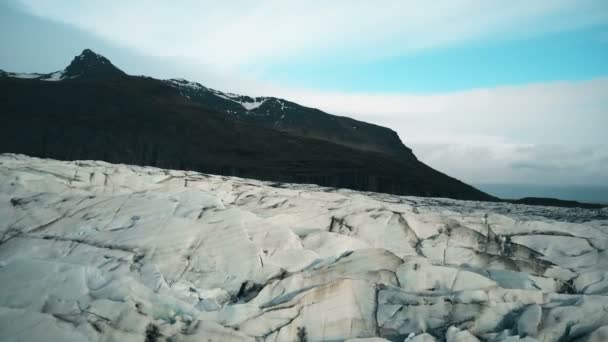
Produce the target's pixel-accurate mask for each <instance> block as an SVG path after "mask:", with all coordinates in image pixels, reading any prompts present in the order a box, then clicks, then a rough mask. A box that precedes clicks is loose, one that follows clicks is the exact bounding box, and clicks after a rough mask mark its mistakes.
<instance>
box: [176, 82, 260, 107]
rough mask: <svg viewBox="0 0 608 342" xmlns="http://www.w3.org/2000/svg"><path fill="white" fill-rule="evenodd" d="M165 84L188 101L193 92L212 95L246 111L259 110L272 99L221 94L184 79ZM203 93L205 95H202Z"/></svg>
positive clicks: (199, 94)
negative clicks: (176, 90)
mask: <svg viewBox="0 0 608 342" xmlns="http://www.w3.org/2000/svg"><path fill="white" fill-rule="evenodd" d="M165 82H166V83H167V84H169V85H170V86H172V87H175V88H177V89H178V90H180V93H181V95H182V96H185V97H187V98H188V99H191V98H192V95H193V94H190V93H191V92H196V93H198V94H196V95H198V96H201V95H204V94H205V93H206V94H210V95H212V96H216V97H219V98H222V99H225V100H228V101H232V102H234V103H236V104H239V105H240V106H242V107H243V108H244V109H245V110H246V111H251V110H254V109H256V108H258V107H259V106H261V105H262V104H263V103H264V102H265V101H266V100H268V99H270V98H268V97H255V98H252V97H249V96H245V95H238V94H233V93H225V92H221V91H219V90H215V89H211V88H207V87H205V86H203V85H202V84H200V83H197V82H191V81H188V80H185V79H183V78H174V79H169V80H165ZM201 92H202V93H203V94H201ZM228 111H229V110H228Z"/></svg>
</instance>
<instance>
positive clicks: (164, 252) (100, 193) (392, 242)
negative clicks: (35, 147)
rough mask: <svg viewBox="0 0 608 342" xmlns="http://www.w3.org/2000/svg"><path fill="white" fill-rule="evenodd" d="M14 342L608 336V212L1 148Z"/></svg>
mask: <svg viewBox="0 0 608 342" xmlns="http://www.w3.org/2000/svg"><path fill="white" fill-rule="evenodd" d="M0 218H2V219H1V220H0V237H1V238H0V340H2V341H39V340H44V341H143V340H146V341H199V340H202V341H304V340H305V341H387V340H388V341H409V342H420V341H448V342H453V341H454V342H456V341H566V340H568V341H570V340H574V341H606V340H608V297H607V294H608V257H607V254H606V253H607V252H606V248H607V247H608V209H606V208H604V209H599V210H589V209H577V208H554V207H540V206H526V205H516V204H509V203H499V202H474V201H459V200H451V199H443V198H420V197H405V196H394V195H386V194H380V193H365V192H357V191H351V190H344V189H332V188H323V187H319V186H315V185H301V184H283V183H272V182H262V181H256V180H249V179H242V178H235V177H223V176H215V175H209V174H202V173H198V172H192V171H179V170H164V169H159V168H154V167H142V166H133V165H120V164H109V163H106V162H102V161H71V162H66V161H56V160H50V159H38V158H31V157H27V156H24V155H16V154H3V155H0Z"/></svg>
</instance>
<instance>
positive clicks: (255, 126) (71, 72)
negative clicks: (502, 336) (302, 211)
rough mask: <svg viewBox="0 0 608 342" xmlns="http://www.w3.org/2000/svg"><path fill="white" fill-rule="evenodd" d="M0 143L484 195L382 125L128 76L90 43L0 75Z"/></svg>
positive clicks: (287, 177) (378, 188)
mask: <svg viewBox="0 0 608 342" xmlns="http://www.w3.org/2000/svg"><path fill="white" fill-rule="evenodd" d="M0 111H1V112H2V119H3V124H2V125H1V127H0V152H12V153H24V154H28V155H32V156H39V157H47V158H56V159H67V160H75V159H98V160H105V161H108V162H114V163H127V164H137V165H150V166H157V167H161V168H174V169H188V170H196V171H202V172H207V173H214V174H221V175H229V176H239V177H246V178H254V179H261V180H272V181H277V182H295V183H313V184H319V185H323V186H331V187H338V188H350V189H357V190H365V191H375V192H386V193H393V194H405V195H417V196H434V197H451V198H461V199H478V200H494V199H495V198H494V197H492V196H490V195H487V194H485V193H483V192H481V191H479V190H477V189H475V188H473V187H471V186H469V185H467V184H464V183H462V182H460V181H458V180H456V179H454V178H451V177H449V176H447V175H444V174H442V173H440V172H438V171H436V170H434V169H432V168H430V167H429V166H427V165H425V164H423V163H422V162H420V161H419V160H417V158H416V157H415V156H414V154H413V153H412V151H411V150H410V149H409V148H407V147H406V146H405V145H404V144H403V143H402V142H401V140H400V139H399V137H398V136H397V134H396V133H395V132H394V131H392V130H390V129H388V128H384V127H380V126H376V125H372V124H369V123H365V122H361V121H357V120H353V119H350V118H346V117H340V116H334V115H330V114H327V113H324V112H322V111H320V110H318V109H314V108H308V107H304V106H300V105H298V104H296V103H293V102H289V101H286V100H282V99H278V98H273V97H257V98H252V97H248V96H241V95H236V94H231V93H223V92H220V91H217V90H213V89H210V88H207V87H204V86H202V85H200V84H198V83H193V82H189V81H186V80H178V79H172V80H157V79H153V78H150V77H139V76H130V75H127V74H126V73H124V72H123V71H121V70H120V69H118V68H117V67H115V66H114V65H113V64H112V63H111V62H110V61H109V60H108V59H106V58H105V57H103V56H101V55H99V54H97V53H95V52H93V51H91V50H84V51H83V53H82V54H81V55H79V56H77V57H75V58H74V60H73V61H72V62H71V63H70V65H69V66H68V67H67V68H66V69H65V70H63V71H57V72H54V73H50V74H16V73H9V72H4V71H3V72H2V73H0Z"/></svg>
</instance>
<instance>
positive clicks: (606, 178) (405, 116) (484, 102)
mask: <svg viewBox="0 0 608 342" xmlns="http://www.w3.org/2000/svg"><path fill="white" fill-rule="evenodd" d="M273 94H280V95H282V96H284V97H286V98H288V99H291V100H294V101H296V102H299V103H302V104H305V105H310V106H314V107H318V108H321V109H323V110H326V111H327V112H330V113H338V114H343V115H348V116H351V117H354V118H357V119H360V120H363V121H367V122H373V123H376V124H379V125H383V126H386V127H390V128H392V129H393V130H395V131H396V132H397V133H398V134H399V136H400V137H401V138H402V139H403V140H404V142H405V144H406V145H408V146H410V147H412V148H413V150H414V153H415V154H416V155H417V156H418V158H419V159H421V160H422V161H424V162H425V163H427V164H429V165H431V166H432V167H435V168H437V169H439V170H441V171H443V172H445V173H447V174H450V175H452V176H455V177H457V178H460V179H462V180H464V181H467V182H472V183H509V182H511V183H536V184H598V185H601V184H608V139H606V129H605V128H606V127H608V96H607V95H608V78H599V79H595V80H589V81H578V82H549V83H538V84H530V85H523V86H504V87H495V88H486V89H476V90H471V91H463V92H453V93H441V94H428V95H412V94H365V93H355V94H353V93H351V94H349V93H332V92H315V91H298V90H293V89H275V90H274V92H273Z"/></svg>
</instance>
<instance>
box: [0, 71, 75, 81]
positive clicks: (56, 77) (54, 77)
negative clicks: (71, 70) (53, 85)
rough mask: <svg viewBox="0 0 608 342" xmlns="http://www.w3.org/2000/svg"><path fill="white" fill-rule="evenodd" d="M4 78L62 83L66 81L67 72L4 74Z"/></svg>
mask: <svg viewBox="0 0 608 342" xmlns="http://www.w3.org/2000/svg"><path fill="white" fill-rule="evenodd" d="M2 76H4V77H13V78H23V79H36V80H41V81H61V80H63V79H65V78H66V77H65V71H55V72H53V73H50V74H36V73H16V72H2Z"/></svg>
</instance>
